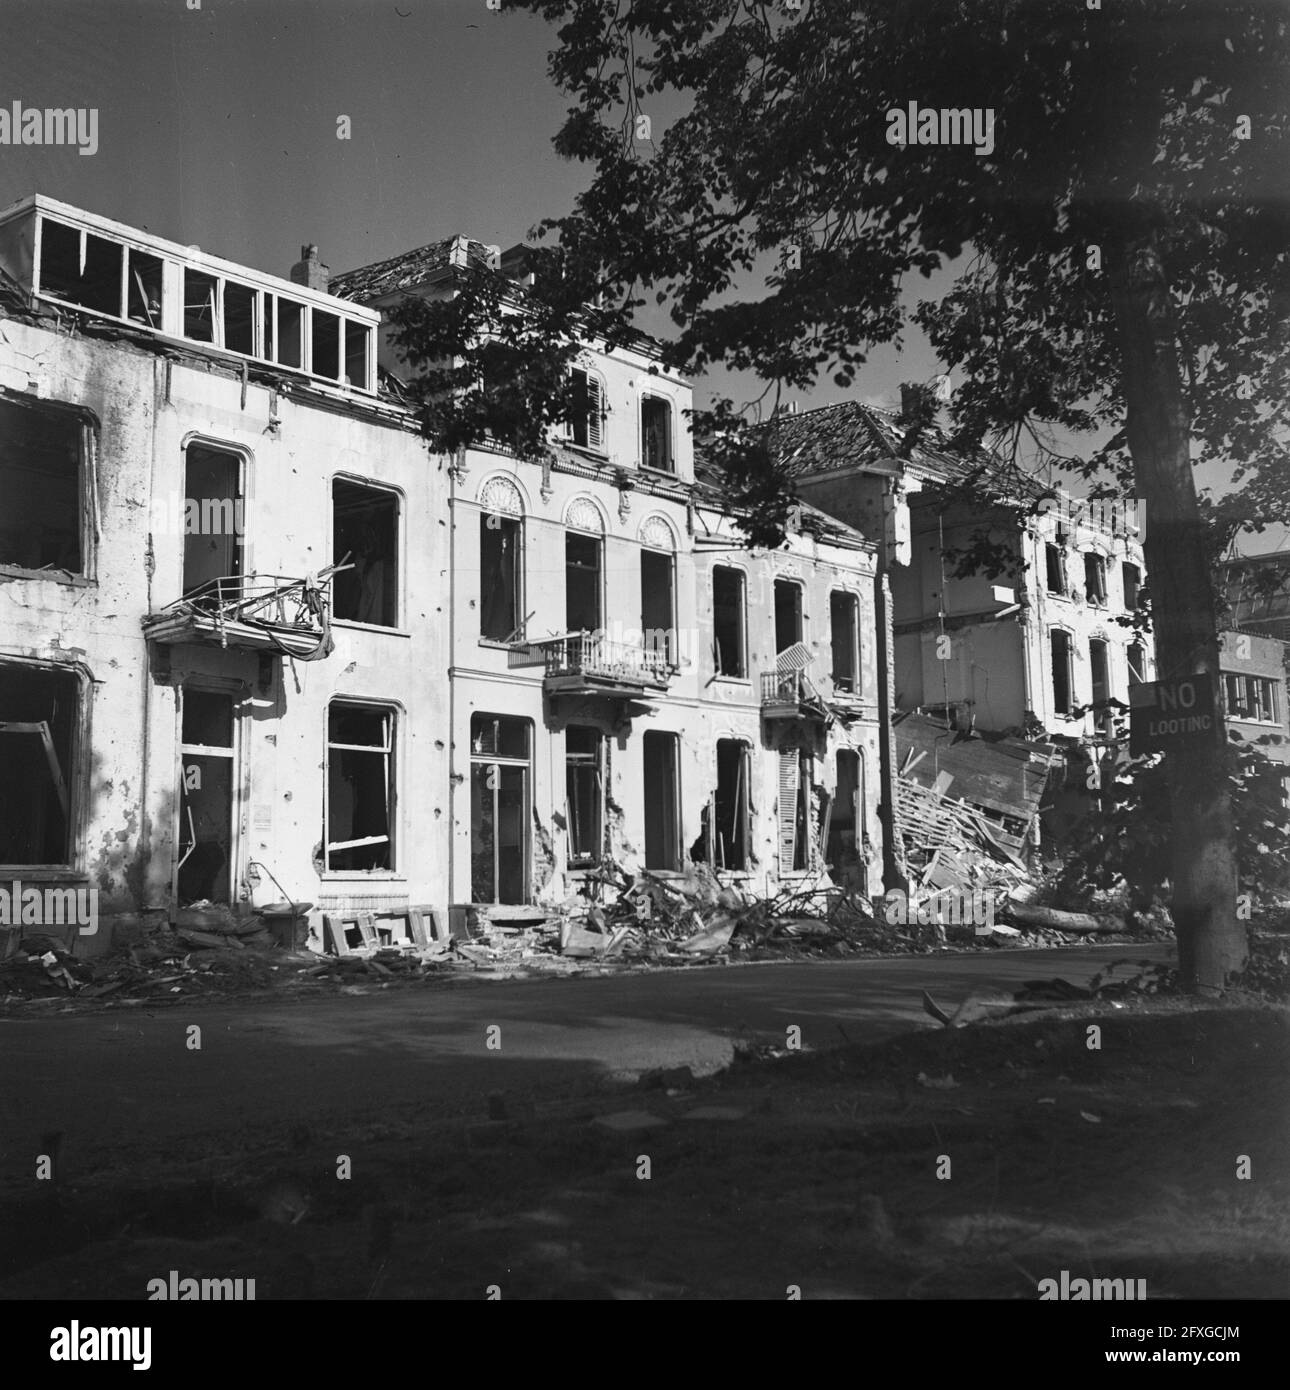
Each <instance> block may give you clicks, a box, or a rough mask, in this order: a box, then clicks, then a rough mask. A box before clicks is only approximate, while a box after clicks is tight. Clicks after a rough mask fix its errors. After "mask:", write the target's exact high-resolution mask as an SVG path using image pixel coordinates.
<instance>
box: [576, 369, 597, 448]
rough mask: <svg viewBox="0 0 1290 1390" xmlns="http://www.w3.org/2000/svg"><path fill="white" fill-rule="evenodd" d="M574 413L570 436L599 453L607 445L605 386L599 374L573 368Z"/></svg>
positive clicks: (580, 445)
mask: <svg viewBox="0 0 1290 1390" xmlns="http://www.w3.org/2000/svg"><path fill="white" fill-rule="evenodd" d="M572 375H573V391H574V415H573V419H572V420H571V421H570V422H569V437H570V438H571V439H572V441H573V442H574V443H575V444H577V445H578V446H579V447H580V448H583V449H594V450H596V452H597V453H599V452H602V451H603V450H604V447H605V443H604V439H605V430H604V421H605V388H604V383H603V382H602V381H601V380H600V378H599V377H598V376H595V375H593V374H592V373H591V372H587V371H583V370H582V369H581V368H580V367H575V368H574V370H573V373H572Z"/></svg>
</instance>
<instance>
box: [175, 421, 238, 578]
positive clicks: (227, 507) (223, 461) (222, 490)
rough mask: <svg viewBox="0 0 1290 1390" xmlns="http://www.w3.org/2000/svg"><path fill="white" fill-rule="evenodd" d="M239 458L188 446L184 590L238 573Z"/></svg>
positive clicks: (185, 482)
mask: <svg viewBox="0 0 1290 1390" xmlns="http://www.w3.org/2000/svg"><path fill="white" fill-rule="evenodd" d="M241 475H242V460H241V459H240V458H239V457H238V456H237V455H236V454H229V453H225V452H224V451H223V450H221V449H211V448H207V447H206V446H204V445H201V444H190V445H189V446H188V452H187V456H186V459H185V469H184V487H185V494H184V593H185V594H191V593H192V592H193V590H194V589H199V588H201V587H202V585H203V584H209V583H210V582H211V581H212V580H215V579H223V578H226V577H231V576H234V575H238V574H241V572H242V522H243V516H242V489H241Z"/></svg>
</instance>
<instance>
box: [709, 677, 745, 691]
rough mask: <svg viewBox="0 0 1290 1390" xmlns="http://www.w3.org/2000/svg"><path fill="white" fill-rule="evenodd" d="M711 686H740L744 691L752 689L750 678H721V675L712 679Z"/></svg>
mask: <svg viewBox="0 0 1290 1390" xmlns="http://www.w3.org/2000/svg"><path fill="white" fill-rule="evenodd" d="M712 684H713V685H737V686H740V687H741V688H743V689H745V690H751V689H752V677H751V676H723V675H720V674H718V675H715V676H713V678H712Z"/></svg>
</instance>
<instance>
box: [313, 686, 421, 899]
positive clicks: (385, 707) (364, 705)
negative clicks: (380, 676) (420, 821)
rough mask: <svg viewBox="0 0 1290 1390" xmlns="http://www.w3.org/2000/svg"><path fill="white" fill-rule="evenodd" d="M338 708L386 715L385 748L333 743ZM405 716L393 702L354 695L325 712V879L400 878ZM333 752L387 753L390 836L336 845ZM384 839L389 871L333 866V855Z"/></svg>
mask: <svg viewBox="0 0 1290 1390" xmlns="http://www.w3.org/2000/svg"><path fill="white" fill-rule="evenodd" d="M337 706H343V707H345V708H347V709H356V710H366V711H369V712H373V713H378V714H383V715H385V717H386V719H387V721H388V722H387V724H386V735H385V743H384V745H383V746H382V747H378V746H377V745H375V744H336V743H333V742H332V741H331V716H332V711H333V709H335V708H336V707H337ZM403 717H404V711H403V707H402V706H401V705H398V704H395V703H394V702H392V701H389V700H367V699H362V698H358V697H355V696H351V695H333V696H332V697H331V698H330V699H329V700H328V701H327V703H326V705H325V706H324V709H323V822H322V829H323V836H322V869H321V871H320V872H321V875H322V877H323V878H325V879H329V880H331V879H343V878H362V879H375V878H398V877H400V876H401V875H400V873H399V853H400V849H401V845H400V840H401V838H402V837H401V836H400V835H399V825H398V817H399V790H398V789H399V785H400V780H401V779H400V769H399V757H400V750H401V745H402V740H401V738H400V730H399V725H400V722H401V720H402V718H403ZM333 749H339V750H340V751H342V752H346V751H353V752H359V753H377V752H383V753H384V754H385V759H386V782H385V808H386V810H385V815H386V823H387V824H388V826H389V834H388V835H386V836H375V837H373V836H361V837H360V838H359V840H358V841H336V842H334V843H333V841H332V838H331V755H332V750H333ZM381 839H384V840H385V841H386V843H387V844H388V845H389V863H388V865H387V866H386V867H385V868H374V869H340V868H336V869H334V868H332V867H331V856H332V852H333V851H334V850H336V849H341V848H350V849H353V848H356V847H357V846H358V845H359V844H362V843H364V842H369V843H379V841H380V840H381Z"/></svg>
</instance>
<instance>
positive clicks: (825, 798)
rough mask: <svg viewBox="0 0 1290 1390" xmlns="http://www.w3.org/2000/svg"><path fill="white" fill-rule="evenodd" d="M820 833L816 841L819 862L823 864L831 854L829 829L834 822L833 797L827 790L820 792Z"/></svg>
mask: <svg viewBox="0 0 1290 1390" xmlns="http://www.w3.org/2000/svg"><path fill="white" fill-rule="evenodd" d="M820 801H821V805H820V834H819V838H818V839H817V840H816V843H815V852H816V857H817V862H818V863H820V864H823V863H824V862H825V861H826V860H827V859H828V854H829V829H830V827H831V826H832V824H833V797H831V796H830V795H829V793H828V792H827V791H821V793H820Z"/></svg>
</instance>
